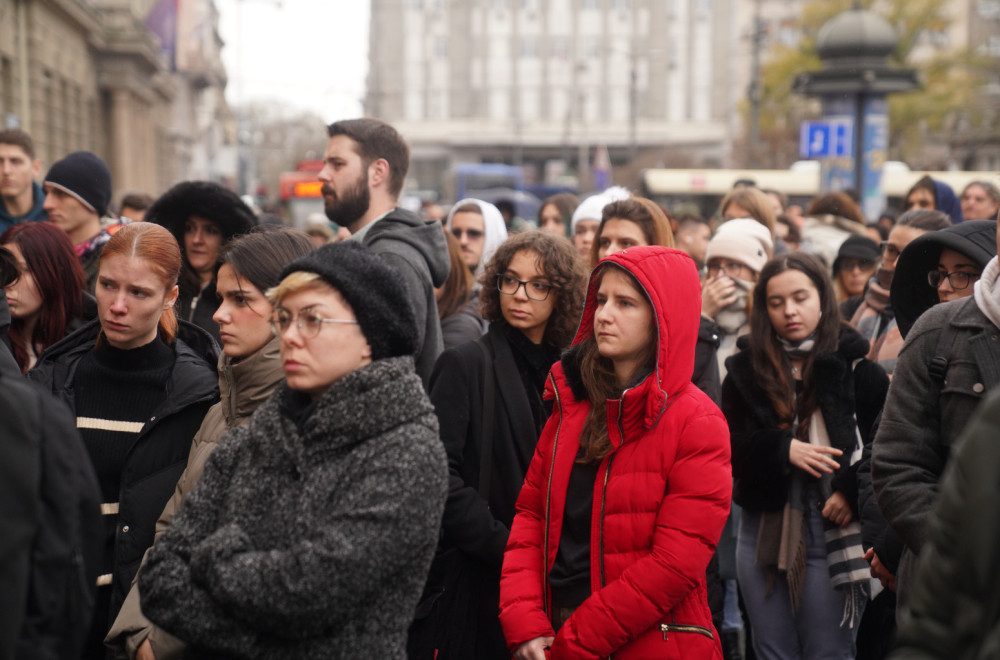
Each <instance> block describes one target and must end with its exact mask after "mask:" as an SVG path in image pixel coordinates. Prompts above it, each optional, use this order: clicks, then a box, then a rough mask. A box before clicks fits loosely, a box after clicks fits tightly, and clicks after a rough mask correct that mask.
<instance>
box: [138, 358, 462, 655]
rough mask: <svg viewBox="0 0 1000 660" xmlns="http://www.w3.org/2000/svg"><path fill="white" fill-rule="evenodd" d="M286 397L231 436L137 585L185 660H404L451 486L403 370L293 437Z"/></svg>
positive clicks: (337, 386)
mask: <svg viewBox="0 0 1000 660" xmlns="http://www.w3.org/2000/svg"><path fill="white" fill-rule="evenodd" d="M288 396H289V390H288V389H287V387H285V386H282V387H281V388H280V389H279V390H278V391H277V392H276V393H275V395H274V396H272V397H271V398H270V399H269V400H268V401H267V402H266V403H264V404H263V405H261V407H260V408H258V410H257V411H256V413H254V416H253V418H252V419H251V420H250V422H249V423H247V424H246V425H244V426H242V427H239V428H237V429H234V430H233V431H232V432H230V433H229V434H227V435H226V437H225V438H223V440H222V442H221V443H220V445H219V447H218V449H216V450H215V452H214V453H213V454H212V456H211V457H210V458H209V460H208V462H207V463H206V465H205V472H204V474H203V475H202V477H201V479H200V481H199V482H198V484H197V486H196V487H195V489H194V490H193V491H192V492H191V495H190V496H189V497H188V499H187V501H186V502H185V504H184V506H183V507H182V508H181V510H180V512H179V514H178V515H177V517H176V518H175V519H174V522H173V524H172V525H171V527H170V528H169V529H168V530H167V531H166V532H165V533H164V534H163V536H162V537H161V538H160V539H159V540H158V541H157V543H156V544H155V545H154V547H153V549H152V550H151V551H150V553H149V557H148V562H147V565H146V566H145V567H144V569H143V573H142V575H141V577H140V580H139V591H140V597H141V602H142V608H143V611H144V612H145V613H146V614H147V616H148V617H149V618H150V619H151V620H152V621H154V622H155V623H156V624H157V625H159V626H161V627H163V628H164V629H166V630H168V631H170V632H171V633H173V634H175V635H176V636H178V637H179V638H181V639H183V640H185V641H186V642H187V643H188V644H189V649H188V653H187V656H186V657H192V658H209V657H211V658H226V657H231V658H403V657H405V647H406V631H407V627H408V626H409V624H410V621H411V619H412V616H413V612H414V609H415V607H416V604H417V599H418V597H419V596H420V592H421V589H422V588H423V585H424V580H425V578H426V574H427V570H428V567H429V565H430V561H431V557H432V555H433V553H434V547H435V544H436V542H437V536H438V528H439V525H440V522H441V513H442V510H443V507H444V501H445V495H446V493H447V485H448V469H447V461H446V458H445V453H444V449H443V446H442V445H441V441H440V439H439V437H438V426H437V418H436V417H435V415H434V408H433V407H432V406H431V404H430V402H429V401H428V400H427V396H426V395H425V394H424V391H423V388H422V386H421V383H420V379H419V377H417V375H416V374H415V373H414V367H413V359H412V358H410V357H402V358H388V359H383V360H376V361H375V362H373V363H372V364H370V365H368V366H366V367H362V368H361V369H358V370H357V371H355V372H353V373H351V374H349V375H347V376H345V377H343V378H341V379H340V380H339V381H337V382H336V383H334V384H333V385H332V386H331V387H330V389H329V390H327V392H326V393H324V395H323V396H322V397H321V398H320V400H319V401H318V403H317V405H316V408H315V410H314V411H313V412H312V414H311V415H309V416H308V418H307V419H306V420H305V421H304V422H301V430H300V426H299V425H297V424H296V423H295V422H294V421H292V420H291V419H289V417H288V414H287V413H286V412H285V410H284V408H283V406H282V404H281V402H282V401H283V400H285V399H284V398H285V397H288Z"/></svg>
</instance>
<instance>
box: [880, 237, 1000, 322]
mask: <svg viewBox="0 0 1000 660" xmlns="http://www.w3.org/2000/svg"><path fill="white" fill-rule="evenodd" d="M944 248H951V249H952V250H954V251H956V252H958V253H960V254H963V255H965V256H967V257H969V258H970V259H973V260H974V261H975V262H976V263H977V264H979V267H980V268H985V267H986V263H987V262H988V261H989V260H990V259H992V258H993V257H994V256H995V255H996V253H997V223H996V222H995V221H993V220H970V221H968V222H963V223H961V224H958V225H953V226H951V227H948V228H946V229H941V230H938V231H932V232H927V233H926V234H923V235H922V236H918V237H917V238H915V239H913V240H912V241H910V243H909V245H907V246H906V247H905V248H903V251H902V253H900V255H899V260H898V261H897V262H896V272H895V274H894V275H893V276H892V287H891V288H890V300H891V301H892V308H893V310H894V311H895V313H896V324H897V325H898V326H899V332H900V334H902V335H903V337H904V338H905V337H906V335H907V334H908V333H909V331H910V328H912V327H913V324H914V323H916V321H917V318H918V317H919V316H920V315H921V314H923V313H924V312H926V311H927V310H928V309H930V308H931V307H933V306H934V305H936V304H938V296H937V290H936V289H935V288H934V287H932V286H931V285H930V284H929V283H928V282H927V273H928V271H932V270H936V269H937V264H938V258H939V257H940V256H941V250H942V249H944Z"/></svg>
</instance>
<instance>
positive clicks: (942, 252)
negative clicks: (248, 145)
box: [0, 119, 1000, 660]
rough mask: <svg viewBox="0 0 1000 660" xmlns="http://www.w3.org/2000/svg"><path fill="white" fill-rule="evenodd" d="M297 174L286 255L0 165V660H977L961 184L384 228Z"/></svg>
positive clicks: (979, 277) (23, 148) (996, 379)
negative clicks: (2, 424)
mask: <svg viewBox="0 0 1000 660" xmlns="http://www.w3.org/2000/svg"><path fill="white" fill-rule="evenodd" d="M327 139H328V142H327V146H326V150H325V153H324V157H323V162H324V167H323V170H322V172H321V173H320V175H319V176H320V180H321V181H322V182H323V189H322V190H323V199H324V209H325V212H324V214H323V217H321V218H318V219H315V220H314V221H311V222H310V224H309V226H308V228H307V230H306V231H299V230H297V229H292V228H288V227H282V226H280V224H275V223H274V222H270V221H266V220H264V219H262V218H261V217H260V215H259V214H258V213H257V212H255V211H254V210H253V209H252V208H250V207H249V206H248V205H247V204H246V203H244V201H243V200H242V199H241V198H240V197H239V196H237V195H236V194H235V193H233V192H231V191H229V190H227V189H225V188H223V187H222V186H220V185H218V184H215V183H210V182H204V181H188V182H182V183H178V184H177V185H175V186H174V187H172V188H171V189H170V190H168V191H167V192H165V193H164V194H162V195H161V196H159V197H158V198H156V199H153V198H151V197H149V196H145V195H141V194H131V195H126V196H125V197H123V198H122V200H121V201H120V203H119V204H118V208H119V213H113V212H112V211H111V210H110V207H111V199H112V189H113V188H112V182H111V175H110V173H109V171H108V168H107V166H106V165H105V164H104V163H103V162H102V161H101V160H100V159H99V158H98V157H97V156H95V155H94V154H91V153H89V152H75V153H72V154H68V155H66V156H65V157H64V158H63V159H61V160H59V161H57V162H56V163H53V164H52V166H51V167H49V169H48V171H47V172H46V173H45V176H44V178H42V180H41V181H37V180H36V179H37V178H38V177H39V176H41V165H40V163H38V161H37V160H35V158H34V150H33V145H32V142H31V138H30V137H29V136H28V135H27V134H25V133H23V132H22V131H19V130H12V129H8V130H4V131H0V229H2V233H0V247H2V249H0V266H2V268H0V285H2V287H3V289H4V291H5V294H6V295H5V296H4V300H3V301H2V302H0V339H2V342H3V344H4V346H3V347H0V409H3V410H4V411H6V412H5V416H4V419H5V420H7V423H6V427H7V431H6V433H5V436H6V438H5V445H6V446H5V453H6V455H7V458H8V460H7V461H5V463H6V468H5V469H4V474H3V476H2V477H0V484H2V486H0V493H2V494H3V495H2V496H0V512H2V513H0V519H2V520H3V521H4V522H3V525H4V526H5V529H4V533H3V534H0V537H2V538H4V539H5V540H4V541H2V542H0V557H2V558H3V559H0V573H2V574H3V576H4V578H3V580H4V585H5V586H4V589H3V590H2V594H3V595H2V598H3V603H2V604H0V658H8V657H10V658H15V657H16V658H21V657H24V658H29V657H31V658H75V657H82V658H105V657H115V658H138V659H140V660H149V659H151V658H160V659H163V658H181V657H191V658H202V657H204V658H218V657H232V658H285V657H288V658H291V657H310V658H312V657H315V658H326V657H331V658H333V657H379V658H383V657H384V658H390V657H392V658H396V657H399V658H402V657H408V658H412V659H414V660H421V659H425V658H426V659H428V660H431V659H434V658H438V659H441V660H445V659H448V658H459V659H462V658H508V657H511V656H512V655H513V657H515V658H517V659H518V660H536V659H537V660H544V659H545V658H589V657H593V658H597V657H608V656H611V655H613V656H614V657H620V658H659V657H662V658H681V657H683V658H717V659H722V658H724V659H725V660H736V659H743V658H761V659H767V660H772V659H775V660H776V659H781V660H784V659H793V658H810V659H812V658H831V659H844V660H847V659H852V658H857V659H859V660H860V659H866V660H867V659H874V658H887V657H893V658H911V657H912V658H916V657H927V658H931V657H934V658H944V657H951V656H955V657H993V655H995V654H996V653H997V652H1000V632H997V631H1000V627H998V622H1000V597H998V596H997V595H996V589H995V585H996V579H997V571H996V569H995V568H994V566H995V565H996V562H995V560H994V559H993V557H994V556H995V554H996V552H995V551H996V550H997V549H998V548H1000V533H998V531H997V530H1000V526H997V525H993V524H992V520H991V519H990V518H989V511H991V510H992V508H993V507H994V506H995V502H996V501H1000V500H998V499H997V497H996V494H997V493H996V492H995V491H996V485H995V484H996V483H997V481H996V477H995V475H996V472H995V470H994V469H993V465H994V463H996V459H997V458H1000V452H998V451H995V450H994V449H992V447H993V443H992V442H991V438H992V436H993V435H995V430H996V428H997V424H998V421H997V419H996V417H997V414H998V410H1000V401H997V400H996V397H995V396H991V391H992V390H993V389H994V385H995V384H997V383H1000V265H998V261H997V248H998V237H997V216H998V213H1000V191H998V190H997V188H996V187H995V186H994V185H993V184H991V183H989V182H987V181H981V182H976V183H972V184H970V185H969V186H967V188H966V189H965V190H964V191H961V193H960V194H959V195H956V194H955V191H953V190H952V189H951V188H950V187H948V186H947V185H946V184H944V183H942V182H940V181H935V180H933V179H930V178H929V177H924V178H922V179H920V180H919V181H918V182H917V183H916V184H915V185H914V186H913V188H912V189H911V190H910V191H909V193H908V194H907V195H906V197H905V199H904V202H903V208H901V209H898V210H897V209H886V210H885V212H883V213H882V214H881V216H880V217H879V218H877V219H873V218H866V217H865V215H864V214H863V212H862V211H861V208H860V206H859V204H858V201H857V199H856V198H854V197H852V194H851V192H850V191H843V192H825V193H822V194H820V195H818V196H816V197H815V198H814V199H812V200H810V201H809V203H808V204H806V205H805V206H804V208H803V207H799V206H793V205H790V204H789V202H788V199H787V197H786V196H785V195H784V194H783V193H782V191H777V190H762V189H759V188H758V187H756V186H755V185H754V183H753V182H752V181H744V182H740V183H738V184H737V185H736V186H735V187H734V188H733V190H732V191H731V192H730V193H729V194H728V195H726V196H725V198H724V199H723V200H722V201H721V204H720V205H719V208H718V210H717V212H716V213H715V214H714V215H713V216H712V217H709V218H704V217H701V216H698V215H696V214H692V213H686V214H679V215H677V216H675V215H673V214H672V213H671V211H670V209H667V208H664V207H662V206H660V205H659V204H657V203H655V202H654V201H652V200H649V199H645V198H643V197H641V196H638V195H636V194H634V193H632V192H630V191H629V190H626V189H624V188H621V187H612V188H609V189H607V190H604V191H600V192H597V193H595V194H591V195H589V196H586V197H577V196H575V195H573V194H570V193H560V194H557V195H554V196H552V197H550V198H548V199H546V200H544V201H543V202H542V204H541V206H540V208H539V211H538V215H537V217H536V218H517V217H516V216H515V215H514V214H513V212H512V209H510V208H498V205H494V204H491V203H489V202H486V201H484V200H480V199H475V198H467V199H462V200H458V201H456V202H455V203H453V204H451V205H450V206H449V207H445V208H442V207H441V206H439V205H426V206H425V208H424V209H423V215H419V214H417V213H414V212H412V211H409V210H406V209H405V208H403V207H402V206H400V205H399V197H400V194H401V191H402V188H403V182H404V180H405V177H406V172H407V167H408V162H409V150H408V147H407V145H406V143H405V141H404V140H403V139H402V137H401V136H400V135H399V134H398V133H397V132H396V131H395V129H393V128H392V127H391V126H389V125H387V124H384V123H383V122H380V121H377V120H370V119H358V120H347V121H341V122H336V123H334V124H331V125H330V127H329V131H328V136H327ZM998 396H1000V395H998ZM984 400H987V401H985V402H984ZM939 493H940V495H939ZM963 654H964V655H963ZM977 654H978V655H977Z"/></svg>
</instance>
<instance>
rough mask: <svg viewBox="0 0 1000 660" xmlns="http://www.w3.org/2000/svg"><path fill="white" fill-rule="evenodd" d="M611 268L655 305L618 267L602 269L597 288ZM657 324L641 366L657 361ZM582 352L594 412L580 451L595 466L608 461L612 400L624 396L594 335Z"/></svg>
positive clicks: (582, 345)
mask: <svg viewBox="0 0 1000 660" xmlns="http://www.w3.org/2000/svg"><path fill="white" fill-rule="evenodd" d="M609 268H615V269H617V270H618V271H619V272H622V273H625V274H626V275H628V279H629V282H630V283H631V284H632V286H633V288H634V289H635V290H636V292H637V293H639V294H640V295H641V296H642V297H643V298H644V299H645V300H646V302H647V303H649V304H650V305H652V304H653V303H652V301H650V300H649V298H648V297H647V296H646V294H645V292H644V291H643V288H642V286H640V284H639V282H638V281H637V280H636V279H635V276H633V275H632V273H630V272H628V271H627V270H625V269H624V268H621V267H620V266H618V265H617V264H611V263H606V264H603V265H602V266H601V267H600V270H599V271H598V272H597V273H596V275H595V277H596V281H597V288H600V286H601V282H602V281H603V280H604V276H605V275H606V274H607V272H608V269H609ZM653 309H654V312H655V309H656V308H655V307H654V308H653ZM655 328H656V321H655V319H654V320H653V323H652V324H651V325H650V336H651V337H652V341H650V342H649V343H648V344H647V345H646V353H645V354H644V355H643V356H642V357H643V359H642V360H641V361H640V364H643V365H649V364H651V363H653V362H654V360H655V358H656V348H657V343H656V342H657V338H656V329H655ZM579 350H580V380H581V381H582V382H583V387H584V389H585V390H586V391H587V398H588V399H589V400H590V411H589V412H588V413H587V420H586V422H585V423H584V427H583V433H582V434H581V435H580V448H581V451H582V455H581V456H580V457H579V459H578V462H580V463H593V462H599V461H602V460H604V457H605V456H607V455H608V454H610V453H611V438H610V436H609V435H608V416H607V402H608V399H617V398H619V397H620V396H621V394H622V387H621V386H620V385H618V380H617V379H616V378H615V365H614V362H613V361H612V360H611V359H610V358H606V357H604V356H603V355H601V353H600V351H598V349H597V340H596V339H595V338H594V336H593V328H591V334H590V336H588V337H587V338H586V339H585V340H583V341H581V342H580V344H579Z"/></svg>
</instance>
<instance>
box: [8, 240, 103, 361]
mask: <svg viewBox="0 0 1000 660" xmlns="http://www.w3.org/2000/svg"><path fill="white" fill-rule="evenodd" d="M0 245H3V246H4V247H5V248H7V249H8V250H10V251H11V252H12V253H13V254H14V256H15V258H16V259H17V262H18V266H19V267H20V269H21V276H20V277H19V278H18V279H17V281H15V282H14V283H12V284H11V285H10V286H8V287H7V288H6V293H7V305H8V306H9V307H10V314H11V319H12V322H11V327H10V332H9V337H10V343H11V350H12V352H13V353H14V359H16V360H17V364H18V366H20V368H21V372H22V373H23V372H25V371H27V370H28V369H31V368H32V367H33V366H35V363H36V362H37V361H38V356H39V355H41V354H42V352H43V351H44V350H45V349H47V348H48V347H49V346H51V345H52V344H54V343H56V342H57V341H59V340H60V339H62V338H63V337H65V336H66V335H67V334H69V333H70V332H72V331H73V330H76V329H77V328H79V327H80V326H81V325H83V323H84V322H85V321H86V320H90V319H92V318H94V317H95V316H96V315H97V309H96V305H95V303H94V298H93V296H91V295H90V294H89V293H86V292H85V291H84V284H85V283H84V277H83V268H82V267H81V266H80V259H79V258H77V256H76V253H74V252H73V244H72V243H71V242H70V240H69V236H67V235H66V232H65V231H63V230H62V229H60V228H59V227H56V226H55V225H54V224H52V223H51V222H25V223H22V224H19V225H14V226H13V227H11V228H10V229H8V230H7V231H5V232H4V233H3V234H0Z"/></svg>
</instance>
